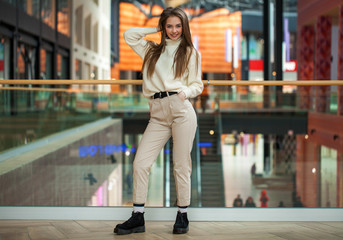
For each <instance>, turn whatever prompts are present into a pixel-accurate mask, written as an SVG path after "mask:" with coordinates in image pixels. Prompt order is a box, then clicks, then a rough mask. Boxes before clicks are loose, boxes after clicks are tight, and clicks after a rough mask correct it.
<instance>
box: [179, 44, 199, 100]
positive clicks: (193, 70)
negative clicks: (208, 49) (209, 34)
mask: <svg viewBox="0 0 343 240" xmlns="http://www.w3.org/2000/svg"><path fill="white" fill-rule="evenodd" d="M196 57H197V55H196V50H195V49H193V51H192V56H191V59H190V60H189V64H188V69H189V74H188V87H187V88H185V89H183V92H184V93H185V95H186V98H195V97H196V96H198V95H199V94H201V92H202V90H203V89H204V84H203V83H202V81H201V56H200V53H198V65H197V61H196Z"/></svg>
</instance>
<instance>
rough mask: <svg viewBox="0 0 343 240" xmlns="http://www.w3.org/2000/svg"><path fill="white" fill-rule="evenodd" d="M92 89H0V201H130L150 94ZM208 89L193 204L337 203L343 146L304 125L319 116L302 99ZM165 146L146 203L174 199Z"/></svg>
mask: <svg viewBox="0 0 343 240" xmlns="http://www.w3.org/2000/svg"><path fill="white" fill-rule="evenodd" d="M61 87H62V86H61ZM127 87H128V86H125V87H123V88H127ZM95 89H96V88H93V86H90V88H89V89H87V88H84V87H82V88H75V87H74V88H73V89H71V88H70V87H69V86H67V87H62V88H58V89H57V88H53V89H52V88H45V89H43V88H42V89H31V90H30V89H27V90H0V99H8V101H9V106H10V108H11V109H12V110H13V108H15V112H16V114H14V115H9V114H8V115H4V117H3V118H2V124H1V126H0V132H1V133H0V146H1V149H0V169H1V172H0V180H1V182H10V184H8V185H1V188H0V192H1V193H2V194H1V195H0V205H16V206H43V205H44V206H131V204H132V189H133V185H132V163H133V160H134V157H135V154H136V150H137V148H138V146H139V142H140V139H141V137H142V134H143V131H144V129H145V127H146V124H147V123H148V119H149V114H148V108H149V104H148V101H149V99H146V98H143V97H141V92H140V91H136V89H137V88H131V90H130V91H131V93H130V94H129V95H128V94H127V92H128V91H127V90H126V91H120V92H112V93H110V92H108V91H95ZM208 94H209V98H208V100H205V102H206V108H205V112H203V111H202V106H201V98H200V97H199V98H197V99H193V100H192V101H191V102H192V104H193V106H194V108H195V109H196V112H197V118H198V126H199V128H198V132H197V134H196V137H195V141H194V145H193V150H192V153H191V156H192V202H191V206H192V207H200V206H202V207H239V206H240V205H241V206H249V207H252V206H254V204H255V206H256V207H301V206H304V207H342V206H341V205H340V204H339V202H337V195H339V194H341V192H340V190H339V189H338V188H337V184H338V183H339V182H341V179H340V178H341V170H340V169H342V168H341V167H340V168H338V166H341V165H342V164H341V163H340V162H339V161H342V160H340V159H342V153H340V152H339V149H337V147H334V145H333V146H331V147H330V148H328V147H326V146H324V145H323V144H322V143H320V142H318V136H320V134H324V135H325V134H330V133H329V132H325V130H324V131H323V129H325V128H323V127H320V125H317V127H315V128H314V129H312V128H311V127H310V128H309V129H310V130H309V132H307V129H308V126H310V125H307V123H309V124H312V123H313V119H315V117H317V119H316V120H315V121H317V122H318V121H320V120H318V116H317V115H316V113H315V112H313V111H312V110H309V111H308V110H306V111H304V110H301V109H300V108H299V101H298V100H297V99H298V95H296V96H295V101H294V103H293V104H292V105H291V106H289V105H285V106H281V107H280V106H278V107H271V108H264V107H263V105H262V104H261V102H262V99H263V97H262V93H260V94H255V95H254V96H249V97H247V98H237V96H238V94H237V93H235V94H232V95H236V97H235V98H234V97H230V98H229V97H228V96H229V94H227V93H225V92H220V91H218V90H214V87H213V86H210V87H209V89H208ZM272 94H273V93H272ZM28 99H31V100H30V101H31V102H30V104H28V102H29V101H28ZM218 100H219V101H218ZM203 101H204V100H203ZM216 101H218V102H216ZM314 101H316V99H315V98H314ZM259 102H260V103H259ZM285 104H286V103H285ZM7 108H8V107H7ZM3 111H5V110H2V112H3ZM280 116H281V117H280ZM328 116H331V115H328ZM323 121H324V122H325V119H324V120H323ZM331 121H334V120H331ZM326 127H327V126H326ZM316 134H318V135H316ZM336 139H337V137H336ZM326 144H329V145H332V144H334V141H333V142H332V143H331V142H330V141H329V142H327V143H326ZM172 149H173V141H172V139H170V140H169V142H168V143H167V144H166V145H165V147H164V148H163V149H161V152H160V154H159V155H158V157H157V159H156V162H155V164H154V165H153V166H152V168H151V174H150V181H149V190H148V191H149V192H148V200H147V202H146V205H147V206H175V201H176V186H175V183H174V177H173V161H172V159H173V154H172V152H173V151H172ZM38 173H39V174H38ZM10 179H12V180H11V181H10ZM13 179H14V180H13ZM37 186H39V187H37ZM52 186H54V187H52ZM14 189H15V190H14ZM18 189H19V190H18ZM313 189H317V190H316V191H314V190H313ZM238 195H239V197H238V198H237V196H238ZM248 199H249V200H248ZM263 199H267V200H268V201H265V200H263ZM252 202H253V203H254V204H253V203H252Z"/></svg>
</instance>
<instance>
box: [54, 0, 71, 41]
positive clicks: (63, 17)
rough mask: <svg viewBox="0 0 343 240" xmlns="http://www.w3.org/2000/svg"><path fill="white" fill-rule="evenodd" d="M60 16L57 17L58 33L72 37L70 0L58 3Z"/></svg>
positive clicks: (62, 0) (61, 0)
mask: <svg viewBox="0 0 343 240" xmlns="http://www.w3.org/2000/svg"><path fill="white" fill-rule="evenodd" d="M57 3H58V13H57V14H58V16H57V21H58V22H57V30H58V32H60V33H62V34H64V35H66V36H68V37H69V36H70V9H71V2H70V0H59V1H58V2H57Z"/></svg>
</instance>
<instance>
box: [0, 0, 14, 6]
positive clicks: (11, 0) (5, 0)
mask: <svg viewBox="0 0 343 240" xmlns="http://www.w3.org/2000/svg"><path fill="white" fill-rule="evenodd" d="M3 1H4V2H8V3H10V4H12V5H15V4H16V0H3Z"/></svg>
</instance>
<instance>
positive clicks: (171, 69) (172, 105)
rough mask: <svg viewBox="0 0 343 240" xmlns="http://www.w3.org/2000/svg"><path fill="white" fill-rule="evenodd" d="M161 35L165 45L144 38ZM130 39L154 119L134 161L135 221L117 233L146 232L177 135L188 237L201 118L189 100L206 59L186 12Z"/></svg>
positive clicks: (168, 14)
mask: <svg viewBox="0 0 343 240" xmlns="http://www.w3.org/2000/svg"><path fill="white" fill-rule="evenodd" d="M156 32H161V43H160V44H157V43H154V42H151V41H146V40H144V39H143V38H144V37H145V36H146V35H148V34H152V33H156ZM124 38H125V41H126V43H127V44H128V45H130V47H131V48H132V49H133V50H134V51H135V52H136V53H137V54H138V55H139V56H140V57H141V58H142V59H143V66H142V73H143V95H144V96H145V97H147V98H149V99H150V100H149V107H150V120H149V124H148V126H147V128H146V130H145V132H144V135H143V138H142V140H141V142H140V144H139V146H138V150H137V153H136V156H135V159H134V162H133V203H134V204H133V205H134V206H133V212H132V216H131V218H130V219H129V220H127V221H126V222H124V223H123V224H118V225H117V226H116V227H115V229H114V232H115V233H117V234H129V233H134V232H145V223H144V204H145V201H146V197H147V190H148V180H149V172H150V168H151V166H152V164H153V163H154V162H155V159H156V158H157V156H158V154H159V153H160V152H161V149H162V148H163V147H164V145H165V144H166V142H167V141H168V139H169V138H170V137H171V136H172V137H173V166H174V169H173V170H174V178H175V183H176V191H177V205H178V207H179V208H178V212H177V216H176V222H175V224H174V228H173V233H186V232H187V231H188V218H187V207H188V206H189V205H190V197H191V178H190V177H191V170H192V168H191V157H190V153H191V150H192V146H193V140H194V136H195V132H196V128H197V119H196V114H195V111H194V109H193V106H192V104H191V103H190V101H189V100H188V99H189V98H194V97H196V96H198V95H199V94H200V93H201V92H202V90H203V83H202V81H201V65H200V55H199V53H198V52H197V50H196V49H195V48H194V46H193V43H192V37H191V33H190V29H189V22H188V18H187V15H186V14H185V12H184V11H183V10H182V9H181V8H171V7H170V8H167V9H165V10H164V11H163V12H162V14H161V17H160V19H159V23H158V27H157V28H156V27H154V28H131V29H129V30H127V31H126V32H125V33H124Z"/></svg>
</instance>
